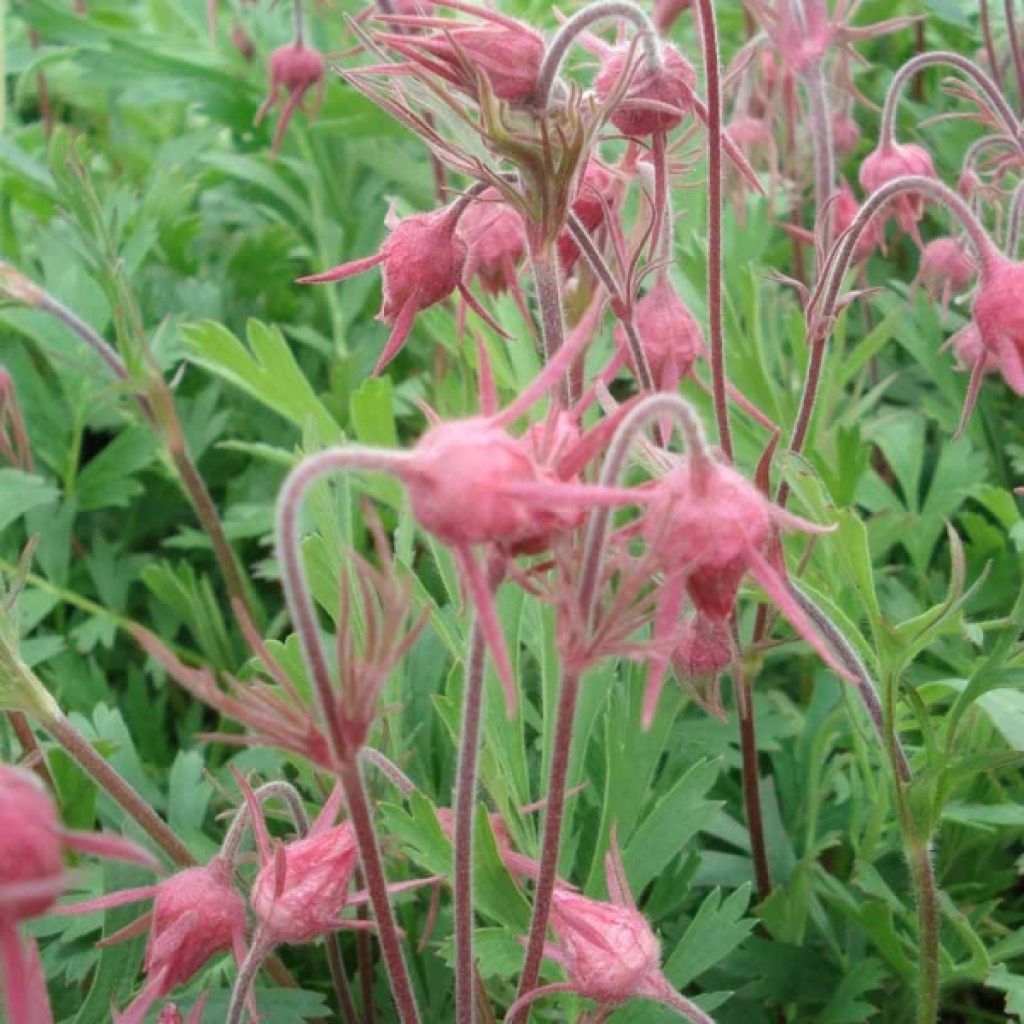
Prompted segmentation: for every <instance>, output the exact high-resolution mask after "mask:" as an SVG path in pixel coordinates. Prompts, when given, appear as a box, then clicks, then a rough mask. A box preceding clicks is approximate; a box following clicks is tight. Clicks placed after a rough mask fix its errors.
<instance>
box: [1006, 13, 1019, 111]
mask: <svg viewBox="0 0 1024 1024" xmlns="http://www.w3.org/2000/svg"><path fill="white" fill-rule="evenodd" d="M1003 7H1004V9H1005V10H1006V34H1007V36H1008V37H1009V39H1010V53H1011V54H1012V55H1013V70H1014V72H1015V74H1016V76H1017V97H1018V102H1024V56H1022V55H1021V50H1020V37H1019V36H1018V35H1017V15H1016V12H1015V11H1014V9H1013V8H1014V2H1013V0H1003Z"/></svg>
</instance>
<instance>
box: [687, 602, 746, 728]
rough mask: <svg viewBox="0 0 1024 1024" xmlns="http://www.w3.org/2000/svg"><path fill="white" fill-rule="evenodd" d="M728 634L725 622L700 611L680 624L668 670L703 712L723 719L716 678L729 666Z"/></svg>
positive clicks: (730, 634)
mask: <svg viewBox="0 0 1024 1024" xmlns="http://www.w3.org/2000/svg"><path fill="white" fill-rule="evenodd" d="M734 656H735V652H734V650H733V641H732V632H731V630H730V628H729V623H728V622H723V621H721V620H719V619H712V618H708V616H706V615H702V614H701V613H700V612H696V613H695V614H694V615H692V616H690V618H689V619H687V620H686V622H685V623H684V624H683V628H682V631H681V632H680V634H679V637H678V642H677V644H676V647H675V650H673V652H672V667H673V668H674V669H675V671H676V676H677V677H678V679H679V682H680V683H681V684H682V686H683V688H684V689H685V690H686V691H687V692H688V693H689V694H690V695H691V696H692V697H693V698H694V699H695V700H696V701H697V703H698V704H700V706H701V707H702V708H704V710H705V711H707V712H709V713H710V714H712V715H714V716H715V717H716V718H720V719H722V720H725V717H726V716H725V711H724V709H723V708H722V698H721V694H720V692H719V687H718V677H719V676H720V675H721V674H722V673H723V672H724V671H725V670H726V669H727V668H728V667H729V666H730V665H731V664H732V660H733V657H734Z"/></svg>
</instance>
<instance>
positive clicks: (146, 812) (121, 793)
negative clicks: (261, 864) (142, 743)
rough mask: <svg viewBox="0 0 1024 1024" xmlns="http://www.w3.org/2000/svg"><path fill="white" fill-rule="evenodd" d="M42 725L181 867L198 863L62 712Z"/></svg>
mask: <svg viewBox="0 0 1024 1024" xmlns="http://www.w3.org/2000/svg"><path fill="white" fill-rule="evenodd" d="M40 725H42V727H43V728H44V729H45V730H46V731H47V732H48V733H49V734H50V735H51V736H52V737H53V738H54V739H55V740H56V741H57V742H58V743H59V744H60V745H61V746H62V747H63V748H64V749H65V750H66V751H67V752H68V754H70V755H71V757H72V758H73V759H74V760H75V762H77V764H78V765H79V767H80V768H81V769H82V770H83V771H84V772H85V773H86V775H88V776H89V778H91V779H92V780H93V781H94V782H95V783H96V784H97V785H98V786H99V787H100V789H102V790H103V791H104V792H105V793H107V794H108V795H109V796H110V797H111V799H112V800H113V801H114V802H115V803H116V804H117V805H118V806H119V807H120V808H121V809H122V810H123V811H124V812H125V813H126V814H127V815H128V816H129V817H130V818H131V819H132V820H133V821H134V822H135V823H136V824H137V825H138V826H139V827H140V828H141V829H142V830H143V831H144V832H145V833H146V835H148V836H149V837H150V839H152V840H153V842H154V843H156V845H157V846H159V847H160V849H161V850H163V851H164V853H166V854H167V856H168V857H170V859H171V860H172V861H173V862H174V863H175V864H176V865H177V866H178V867H183V868H187V867H193V866H194V865H195V864H196V859H195V857H193V856H192V852H191V851H190V850H189V848H188V847H187V846H186V845H185V844H184V843H183V842H182V841H181V840H180V839H179V838H178V837H177V836H176V835H175V834H174V832H172V831H171V829H170V827H169V826H168V825H167V823H166V822H165V821H164V820H163V819H162V818H161V817H160V816H159V815H158V814H157V813H156V811H154V810H153V808H152V807H150V806H149V804H148V803H147V802H146V801H145V799H144V798H143V797H142V795H141V794H140V793H139V792H138V790H137V789H136V788H135V787H134V786H133V785H132V784H131V783H130V782H128V781H127V780H126V779H125V778H123V777H122V776H121V775H120V774H119V773H118V772H117V771H116V770H115V769H114V768H113V767H112V766H111V765H110V764H109V763H108V762H107V761H105V760H104V759H103V757H102V756H101V755H100V754H99V753H98V752H97V751H96V750H95V748H94V747H93V745H92V744H91V743H90V742H89V741H88V740H87V739H86V738H85V737H84V736H83V735H82V734H81V733H80V732H79V731H78V730H77V729H76V728H75V727H74V726H73V725H72V724H71V722H69V721H68V719H67V718H66V717H65V716H64V715H63V714H62V713H61V712H60V711H57V712H55V713H53V714H51V715H47V716H46V717H44V718H41V719H40Z"/></svg>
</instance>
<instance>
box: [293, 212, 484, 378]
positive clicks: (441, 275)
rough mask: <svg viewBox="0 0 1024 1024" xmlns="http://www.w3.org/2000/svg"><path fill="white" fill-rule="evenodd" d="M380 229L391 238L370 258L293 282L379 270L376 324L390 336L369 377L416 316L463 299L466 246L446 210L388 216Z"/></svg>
mask: <svg viewBox="0 0 1024 1024" xmlns="http://www.w3.org/2000/svg"><path fill="white" fill-rule="evenodd" d="M385 223H386V224H387V226H388V227H389V228H390V229H391V234H390V235H388V237H387V238H386V239H385V240H384V243H383V244H382V245H381V247H380V249H379V250H378V251H377V253H376V254H375V255H373V256H367V257H365V258H363V259H359V260H351V261H350V262H348V263H343V264H341V265H340V266H337V267H333V268H332V269H330V270H327V271H324V272H323V273H321V274H313V275H311V276H309V277H300V278H299V284H325V283H327V282H331V281H343V280H344V279H345V278H347V277H352V276H353V275H354V274H360V273H362V272H363V271H364V270H369V269H370V268H371V267H375V266H377V265H378V264H379V265H380V266H381V277H382V282H383V289H382V290H383V299H384V301H383V304H382V305H381V309H380V313H379V314H378V316H377V319H378V320H381V321H383V322H384V323H386V324H391V325H392V331H391V336H390V337H389V338H388V341H387V344H386V345H385V346H384V351H383V352H382V353H381V356H380V359H378V360H377V365H376V366H375V367H374V373H380V372H381V371H382V370H383V369H384V367H385V366H387V364H388V363H389V362H391V360H392V359H393V358H394V357H395V355H396V354H397V353H398V351H399V349H400V348H401V347H402V345H403V343H404V342H405V339H406V338H407V337H408V335H409V331H410V330H411V329H412V324H413V320H414V319H415V317H416V314H417V313H418V312H420V310H423V309H427V308H429V307H430V306H433V305H434V303H436V302H441V301H442V300H443V299H446V298H448V296H449V295H451V294H452V292H454V291H455V290H456V289H459V290H462V291H463V294H464V295H467V297H468V293H467V292H465V291H464V288H465V285H464V284H463V271H464V268H465V265H466V254H467V246H466V242H465V240H464V239H463V238H462V237H460V235H459V234H458V233H457V231H456V227H457V223H458V220H457V218H456V217H455V216H453V213H452V210H451V208H446V209H443V210H433V211H431V212H429V213H414V214H412V215H411V216H409V217H403V218H401V219H399V218H398V217H397V216H396V215H395V213H394V211H393V210H389V211H388V215H387V218H386V220H385ZM473 305H474V308H476V306H475V304H473Z"/></svg>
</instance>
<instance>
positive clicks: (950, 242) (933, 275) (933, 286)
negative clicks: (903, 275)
mask: <svg viewBox="0 0 1024 1024" xmlns="http://www.w3.org/2000/svg"><path fill="white" fill-rule="evenodd" d="M977 269H978V268H977V264H976V263H975V261H974V255H973V253H971V251H970V250H969V249H968V248H967V245H966V243H965V242H964V241H963V240H962V239H958V238H936V239H934V240H933V241H931V242H929V243H928V244H927V245H926V246H925V247H924V248H923V249H922V250H921V263H920V266H919V267H918V271H917V280H918V281H920V282H921V284H922V285H923V286H924V290H925V291H926V292H927V293H928V295H929V297H930V298H932V299H939V300H940V301H941V303H942V308H943V310H944V311H945V310H946V308H947V307H948V306H949V300H950V298H951V297H952V296H953V294H954V293H956V292H962V291H964V290H965V289H966V288H967V286H968V285H969V284H970V283H971V281H972V280H974V275H975V273H977Z"/></svg>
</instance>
